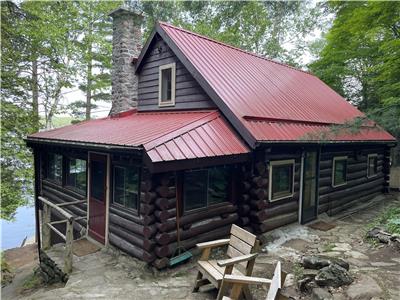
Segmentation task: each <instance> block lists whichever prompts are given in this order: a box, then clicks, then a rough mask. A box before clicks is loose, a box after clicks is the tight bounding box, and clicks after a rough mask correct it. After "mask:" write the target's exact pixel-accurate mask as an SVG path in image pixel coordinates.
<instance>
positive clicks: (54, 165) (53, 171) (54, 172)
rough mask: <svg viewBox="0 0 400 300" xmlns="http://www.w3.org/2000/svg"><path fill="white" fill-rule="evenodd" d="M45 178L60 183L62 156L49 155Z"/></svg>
mask: <svg viewBox="0 0 400 300" xmlns="http://www.w3.org/2000/svg"><path fill="white" fill-rule="evenodd" d="M47 171H48V172H47V178H49V179H52V180H56V181H58V182H61V181H62V155H60V154H54V153H49V156H48V169H47Z"/></svg>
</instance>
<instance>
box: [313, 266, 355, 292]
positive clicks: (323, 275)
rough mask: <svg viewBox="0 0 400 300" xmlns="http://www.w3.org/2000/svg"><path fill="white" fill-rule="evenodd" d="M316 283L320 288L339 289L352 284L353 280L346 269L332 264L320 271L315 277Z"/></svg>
mask: <svg viewBox="0 0 400 300" xmlns="http://www.w3.org/2000/svg"><path fill="white" fill-rule="evenodd" d="M315 282H316V283H317V284H318V285H319V286H332V287H339V286H342V285H348V284H350V283H352V282H353V279H352V278H351V276H350V274H349V273H348V272H347V270H346V269H345V268H343V267H341V266H339V265H337V264H330V265H329V266H327V267H324V268H322V269H320V270H319V272H318V274H317V276H315Z"/></svg>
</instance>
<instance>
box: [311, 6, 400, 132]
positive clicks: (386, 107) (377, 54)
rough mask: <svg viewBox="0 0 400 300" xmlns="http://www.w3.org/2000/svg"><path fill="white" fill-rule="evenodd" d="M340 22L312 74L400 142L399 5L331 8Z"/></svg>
mask: <svg viewBox="0 0 400 300" xmlns="http://www.w3.org/2000/svg"><path fill="white" fill-rule="evenodd" d="M328 8H329V9H330V10H331V11H332V12H333V13H335V15H336V17H335V20H334V22H333V26H332V28H331V29H330V30H329V32H328V33H327V35H326V44H325V46H324V48H323V50H322V52H321V53H320V58H319V59H318V60H316V61H315V62H313V63H312V64H311V65H310V68H311V70H312V71H313V72H314V73H315V74H316V75H317V76H318V77H320V78H321V79H322V80H323V81H325V82H326V83H327V84H328V85H330V86H331V87H332V88H333V89H335V90H336V91H337V92H338V93H340V94H341V95H342V96H344V97H346V98H347V99H348V100H349V101H350V102H352V103H354V104H356V105H357V106H358V107H359V108H360V109H361V110H363V111H364V112H366V113H367V115H369V116H370V117H372V118H373V119H375V120H376V121H377V122H378V123H380V124H381V125H383V126H385V128H386V129H388V130H389V131H390V132H391V133H392V134H394V135H395V136H397V137H398V138H399V137H400V128H399V127H400V124H399V122H398V120H399V119H400V83H399V78H400V3H399V2H375V1H371V2H330V3H328Z"/></svg>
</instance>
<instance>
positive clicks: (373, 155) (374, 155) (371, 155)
mask: <svg viewBox="0 0 400 300" xmlns="http://www.w3.org/2000/svg"><path fill="white" fill-rule="evenodd" d="M370 157H376V158H377V159H376V165H377V166H376V173H375V174H373V175H369V158H370ZM375 176H378V153H372V154H368V156H367V178H372V177H375Z"/></svg>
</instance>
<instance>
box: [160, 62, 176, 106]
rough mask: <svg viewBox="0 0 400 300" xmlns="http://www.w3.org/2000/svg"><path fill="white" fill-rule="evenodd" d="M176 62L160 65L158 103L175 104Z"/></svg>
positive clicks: (162, 104) (161, 104)
mask: <svg viewBox="0 0 400 300" xmlns="http://www.w3.org/2000/svg"><path fill="white" fill-rule="evenodd" d="M175 73H176V65H175V63H172V64H168V65H163V66H160V67H159V76H158V77H159V91H158V105H159V106H173V105H175V77H176V76H175Z"/></svg>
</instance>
